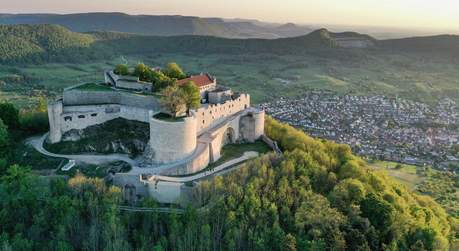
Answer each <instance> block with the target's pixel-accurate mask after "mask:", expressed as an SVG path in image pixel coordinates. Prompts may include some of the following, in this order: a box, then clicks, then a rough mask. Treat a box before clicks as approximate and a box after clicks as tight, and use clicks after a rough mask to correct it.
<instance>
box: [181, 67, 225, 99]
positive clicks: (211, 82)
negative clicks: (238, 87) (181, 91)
mask: <svg viewBox="0 0 459 251" xmlns="http://www.w3.org/2000/svg"><path fill="white" fill-rule="evenodd" d="M190 81H191V82H193V83H195V84H196V85H197V86H198V87H199V91H200V92H201V96H202V97H204V96H205V94H206V91H213V90H215V89H216V88H217V79H216V78H214V77H212V76H210V75H209V74H207V73H205V74H204V73H201V74H200V75H195V76H193V75H192V76H190V77H188V78H184V79H180V80H178V81H177V84H178V85H184V84H186V83H188V82H190Z"/></svg>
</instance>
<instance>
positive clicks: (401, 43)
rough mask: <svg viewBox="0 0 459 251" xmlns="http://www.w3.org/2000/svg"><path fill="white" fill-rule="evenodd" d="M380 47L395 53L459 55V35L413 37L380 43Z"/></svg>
mask: <svg viewBox="0 0 459 251" xmlns="http://www.w3.org/2000/svg"><path fill="white" fill-rule="evenodd" d="M378 45H379V46H380V47H382V48H384V49H386V50H390V51H394V52H415V53H416V52H423V53H431V54H437V55H438V54H439V55H448V54H449V55H459V36H458V35H439V36H429V37H411V38H401V39H391V40H381V41H378Z"/></svg>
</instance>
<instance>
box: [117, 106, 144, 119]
mask: <svg viewBox="0 0 459 251" xmlns="http://www.w3.org/2000/svg"><path fill="white" fill-rule="evenodd" d="M120 108H121V112H120V117H121V118H124V119H128V120H136V121H140V122H145V123H150V114H149V113H150V110H148V109H145V108H138V107H132V106H124V105H122V106H120Z"/></svg>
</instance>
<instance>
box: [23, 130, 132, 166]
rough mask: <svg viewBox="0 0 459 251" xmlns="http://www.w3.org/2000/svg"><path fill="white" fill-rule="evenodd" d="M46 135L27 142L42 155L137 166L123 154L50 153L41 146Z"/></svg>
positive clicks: (96, 162)
mask: <svg viewBox="0 0 459 251" xmlns="http://www.w3.org/2000/svg"><path fill="white" fill-rule="evenodd" d="M46 137H48V133H46V134H45V135H43V136H41V137H33V138H30V139H28V140H27V144H29V145H31V146H32V147H33V148H35V150H37V151H38V152H40V153H41V154H43V155H46V156H49V157H54V158H64V159H69V160H76V161H81V162H85V163H89V164H101V163H108V162H114V161H124V162H127V163H129V164H130V165H132V166H137V165H138V162H137V161H135V160H133V159H131V158H129V157H128V156H127V155H125V154H107V155H95V154H76V155H73V154H72V155H70V154H56V153H51V152H49V151H48V150H46V149H45V148H44V147H43V143H44V142H45V140H46Z"/></svg>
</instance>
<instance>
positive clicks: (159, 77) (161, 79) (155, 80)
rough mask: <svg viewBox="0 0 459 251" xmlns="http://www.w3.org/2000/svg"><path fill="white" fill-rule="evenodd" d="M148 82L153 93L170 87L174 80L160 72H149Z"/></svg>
mask: <svg viewBox="0 0 459 251" xmlns="http://www.w3.org/2000/svg"><path fill="white" fill-rule="evenodd" d="M150 81H151V83H152V84H153V88H154V90H155V91H160V90H163V89H164V88H166V87H168V86H171V85H173V84H174V83H175V80H174V79H171V78H169V77H168V76H166V75H164V73H162V72H160V71H151V73H150Z"/></svg>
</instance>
